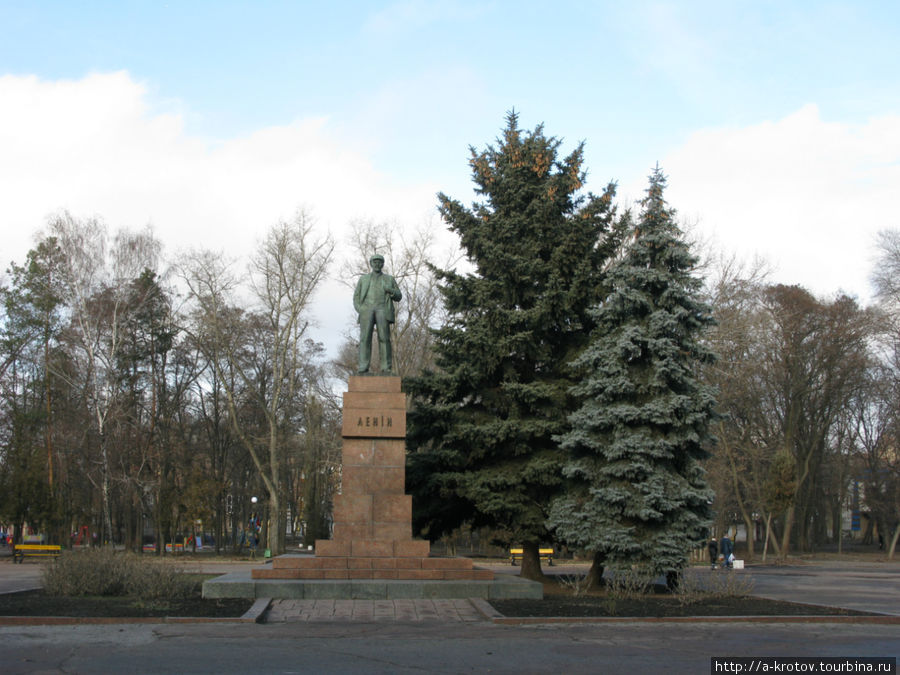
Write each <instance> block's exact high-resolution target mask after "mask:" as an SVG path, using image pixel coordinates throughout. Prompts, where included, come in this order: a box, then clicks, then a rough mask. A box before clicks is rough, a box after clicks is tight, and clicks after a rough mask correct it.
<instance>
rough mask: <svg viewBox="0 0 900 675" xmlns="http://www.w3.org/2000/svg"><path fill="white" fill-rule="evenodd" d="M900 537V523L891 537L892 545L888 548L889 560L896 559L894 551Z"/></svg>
mask: <svg viewBox="0 0 900 675" xmlns="http://www.w3.org/2000/svg"><path fill="white" fill-rule="evenodd" d="M898 539H900V523H897V527H895V528H894V536H893V537H891V545H890V548H889V549H888V560H893V559H894V551H895V550H897V540H898Z"/></svg>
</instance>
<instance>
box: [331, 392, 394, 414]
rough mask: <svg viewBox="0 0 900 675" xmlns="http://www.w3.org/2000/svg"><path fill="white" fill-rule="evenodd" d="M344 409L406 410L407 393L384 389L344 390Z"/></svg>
mask: <svg viewBox="0 0 900 675" xmlns="http://www.w3.org/2000/svg"><path fill="white" fill-rule="evenodd" d="M343 408H344V410H391V411H396V410H404V411H405V410H406V394H402V393H400V394H398V393H396V392H384V391H372V392H362V391H348V392H344V405H343Z"/></svg>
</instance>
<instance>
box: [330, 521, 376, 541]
mask: <svg viewBox="0 0 900 675" xmlns="http://www.w3.org/2000/svg"><path fill="white" fill-rule="evenodd" d="M334 538H335V539H374V538H375V527H374V525H373V523H337V522H336V523H335V524H334Z"/></svg>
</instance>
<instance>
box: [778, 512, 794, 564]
mask: <svg viewBox="0 0 900 675" xmlns="http://www.w3.org/2000/svg"><path fill="white" fill-rule="evenodd" d="M794 511H795V509H794V505H793V504H791V505H790V506H789V507H788V509H787V511H785V513H784V532H783V533H782V535H781V557H782V558H787V557H788V553H790V550H791V529H792V528H793V525H794Z"/></svg>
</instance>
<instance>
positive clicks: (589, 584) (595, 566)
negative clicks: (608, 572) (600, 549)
mask: <svg viewBox="0 0 900 675" xmlns="http://www.w3.org/2000/svg"><path fill="white" fill-rule="evenodd" d="M605 562H606V557H605V556H604V555H603V554H602V553H595V554H594V559H593V560H592V561H591V569H589V570H588V573H587V578H586V579H585V580H584V581H585V584H584V586H585V589H587V590H592V589H598V588H600V587H601V586H603V570H604V567H605V566H604V563H605Z"/></svg>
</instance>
